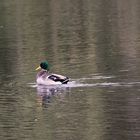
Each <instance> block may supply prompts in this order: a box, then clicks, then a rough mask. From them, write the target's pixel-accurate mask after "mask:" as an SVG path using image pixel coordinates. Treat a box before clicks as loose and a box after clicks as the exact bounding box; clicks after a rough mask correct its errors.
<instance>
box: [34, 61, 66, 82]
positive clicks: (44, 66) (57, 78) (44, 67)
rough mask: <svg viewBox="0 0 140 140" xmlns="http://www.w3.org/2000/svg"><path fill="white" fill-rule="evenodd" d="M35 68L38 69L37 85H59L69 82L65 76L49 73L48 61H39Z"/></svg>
mask: <svg viewBox="0 0 140 140" xmlns="http://www.w3.org/2000/svg"><path fill="white" fill-rule="evenodd" d="M36 70H40V71H39V72H38V73H37V76H36V82H37V85H61V84H67V83H68V82H69V78H68V77H66V76H63V75H60V74H54V73H50V65H49V63H48V61H44V62H41V63H40V65H39V66H38V67H37V68H36Z"/></svg>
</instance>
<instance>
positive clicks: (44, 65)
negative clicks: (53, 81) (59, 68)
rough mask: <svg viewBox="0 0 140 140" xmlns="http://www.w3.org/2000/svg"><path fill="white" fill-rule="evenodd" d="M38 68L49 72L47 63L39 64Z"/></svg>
mask: <svg viewBox="0 0 140 140" xmlns="http://www.w3.org/2000/svg"><path fill="white" fill-rule="evenodd" d="M40 67H41V68H42V69H44V70H49V69H50V66H49V63H48V62H47V61H45V62H41V63H40Z"/></svg>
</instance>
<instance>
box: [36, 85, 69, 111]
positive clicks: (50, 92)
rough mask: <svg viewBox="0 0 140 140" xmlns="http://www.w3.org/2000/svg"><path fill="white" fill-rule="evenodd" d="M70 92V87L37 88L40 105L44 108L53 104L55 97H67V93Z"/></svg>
mask: <svg viewBox="0 0 140 140" xmlns="http://www.w3.org/2000/svg"><path fill="white" fill-rule="evenodd" d="M69 90H70V88H69V87H57V86H43V85H38V86H37V95H38V103H39V104H40V105H41V106H42V107H45V108H46V107H47V106H48V105H49V103H51V102H52V100H53V98H54V97H60V96H61V94H63V95H62V96H65V94H66V92H68V91H69Z"/></svg>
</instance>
